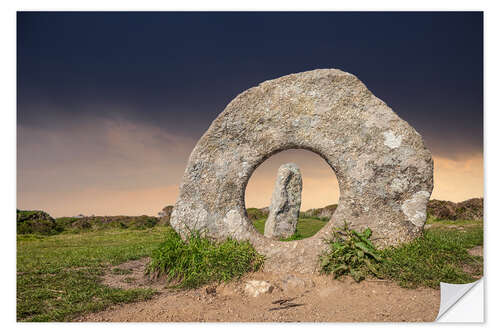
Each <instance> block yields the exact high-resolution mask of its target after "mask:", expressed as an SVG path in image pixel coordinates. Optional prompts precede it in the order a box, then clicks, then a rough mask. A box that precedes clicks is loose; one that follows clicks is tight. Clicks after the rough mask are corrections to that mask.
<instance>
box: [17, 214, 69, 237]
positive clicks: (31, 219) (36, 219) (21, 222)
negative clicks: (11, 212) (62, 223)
mask: <svg viewBox="0 0 500 333" xmlns="http://www.w3.org/2000/svg"><path fill="white" fill-rule="evenodd" d="M16 212H17V233H18V234H34V233H37V234H42V235H54V234H57V233H59V232H61V231H62V229H61V228H60V227H59V226H58V225H57V223H56V221H55V220H54V219H53V218H52V217H51V216H50V215H49V214H47V213H46V212H44V211H41V210H19V209H17V210H16Z"/></svg>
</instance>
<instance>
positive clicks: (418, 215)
mask: <svg viewBox="0 0 500 333" xmlns="http://www.w3.org/2000/svg"><path fill="white" fill-rule="evenodd" d="M430 196H431V194H430V193H429V192H427V191H420V192H417V193H415V194H414V195H413V196H412V197H411V199H408V200H406V201H405V202H404V203H403V206H402V207H401V208H402V210H403V213H404V214H405V215H406V217H407V218H408V219H409V220H410V222H411V223H413V224H414V225H416V226H417V227H421V226H423V225H424V223H425V219H426V217H427V216H426V209H427V201H428V200H429V197H430Z"/></svg>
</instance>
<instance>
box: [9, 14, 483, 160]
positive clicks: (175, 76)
mask: <svg viewBox="0 0 500 333" xmlns="http://www.w3.org/2000/svg"><path fill="white" fill-rule="evenodd" d="M315 68H339V69H342V70H344V71H347V72H350V73H353V74H355V75H356V76H358V77H359V78H360V79H361V80H362V81H363V82H364V83H365V84H366V85H367V86H368V88H369V89H370V90H371V91H372V92H373V93H374V94H375V95H376V96H378V97H379V98H381V99H382V100H384V101H385V102H386V103H388V104H389V105H390V106H391V107H392V108H393V109H394V110H395V111H396V112H397V113H398V114H399V115H400V116H401V117H402V118H403V119H405V120H407V121H408V122H409V123H410V124H411V125H413V126H414V127H415V128H416V129H417V130H418V131H419V132H420V133H421V134H422V135H423V136H424V138H425V139H427V140H426V141H427V144H428V145H429V146H430V148H431V149H432V150H433V153H438V154H447V153H450V154H451V153H455V152H457V151H459V152H461V151H463V150H466V151H468V150H474V151H476V150H481V149H482V138H483V136H482V132H483V127H482V123H483V120H482V119H483V118H482V117H483V97H482V95H483V24H482V13H446V12H444V13H394V12H393V13H349V12H345V13H338V12H337V13H335V12H330V13H329V12H323V13H146V12H143V13H19V14H18V106H19V107H18V121H19V123H20V124H30V125H36V126H49V127H50V126H66V125H67V122H70V123H72V122H77V121H79V120H80V119H81V118H89V117H90V118H92V117H93V116H95V115H96V113H97V114H98V115H100V116H107V117H116V116H119V117H125V118H129V119H131V120H133V121H139V122H146V123H156V124H158V123H161V124H164V125H165V126H166V127H168V129H169V130H171V131H174V132H177V131H181V132H184V133H185V134H188V135H189V136H192V137H194V138H198V137H200V136H201V134H202V133H203V132H204V130H205V129H206V128H207V127H208V126H209V124H210V122H211V121H212V120H213V119H214V118H215V117H216V116H217V114H218V113H220V112H221V111H222V110H223V109H224V107H225V106H226V105H227V104H228V103H229V102H230V101H231V99H233V98H234V97H235V96H236V95H237V94H238V93H240V92H242V91H243V90H246V89H248V88H250V87H252V86H255V85H257V84H258V83H259V82H262V81H264V80H268V79H272V78H276V77H279V76H282V75H286V74H290V73H296V72H301V71H306V70H311V69H315ZM96 104H99V105H111V104H113V105H116V104H118V105H126V106H128V108H127V111H125V110H116V109H112V108H110V109H108V110H106V109H105V108H103V109H101V108H100V109H94V108H92V106H93V105H96ZM37 105H45V106H47V107H46V108H44V111H43V112H41V111H40V110H39V109H37Z"/></svg>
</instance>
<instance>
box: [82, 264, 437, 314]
mask: <svg viewBox="0 0 500 333" xmlns="http://www.w3.org/2000/svg"><path fill="white" fill-rule="evenodd" d="M146 263H147V259H141V260H135V261H131V262H127V263H124V264H122V265H119V266H117V267H116V268H118V269H119V270H130V271H131V273H129V274H113V273H112V271H113V270H112V269H110V270H109V273H108V274H106V276H105V277H104V283H105V284H107V285H110V286H113V287H118V288H138V287H151V288H154V289H156V290H157V291H158V294H157V295H156V296H155V297H154V298H153V299H151V300H148V301H145V302H137V303H131V304H122V305H116V306H113V307H112V308H110V309H108V310H105V311H102V312H97V313H91V314H87V315H85V316H82V317H80V318H78V319H77V321H91V322H94V321H110V322H363V321H385V322H402V321H403V322H404V321H407V322H422V321H434V319H435V318H436V316H437V313H438V310H439V303H440V293H439V290H435V289H431V288H418V289H405V288H401V287H399V286H398V285H397V284H396V283H394V282H389V281H382V280H369V281H363V282H361V283H356V282H354V281H353V280H352V279H351V278H345V279H344V280H341V281H339V280H333V279H332V278H331V277H329V276H324V275H316V274H283V273H281V274H275V273H264V272H257V273H251V274H248V275H247V276H245V277H244V278H242V279H241V280H239V281H234V282H231V283H228V284H224V283H222V284H218V285H216V284H213V285H210V286H205V287H202V288H198V289H192V290H175V289H167V288H165V287H164V286H165V281H153V282H152V281H149V279H148V278H147V277H145V276H144V275H143V270H144V265H145V264H146ZM119 270H115V273H116V272H117V271H119ZM248 280H263V281H267V282H269V283H271V284H272V285H273V286H274V289H273V290H272V292H271V293H270V294H261V295H260V296H258V297H252V296H249V295H247V294H246V293H245V291H244V290H245V282H246V281H248Z"/></svg>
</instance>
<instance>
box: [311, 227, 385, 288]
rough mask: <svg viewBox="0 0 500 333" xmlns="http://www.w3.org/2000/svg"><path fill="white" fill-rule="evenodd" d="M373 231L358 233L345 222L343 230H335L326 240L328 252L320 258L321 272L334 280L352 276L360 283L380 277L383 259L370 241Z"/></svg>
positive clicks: (366, 230)
mask: <svg viewBox="0 0 500 333" xmlns="http://www.w3.org/2000/svg"><path fill="white" fill-rule="evenodd" d="M371 235H372V231H371V229H370V228H366V229H365V230H364V231H362V232H357V231H356V230H352V229H350V228H349V226H348V224H347V222H344V226H343V227H342V228H338V229H335V230H334V231H333V232H332V237H331V238H329V239H326V240H325V241H326V242H327V243H328V250H327V251H325V252H324V253H323V254H322V255H321V256H320V265H321V271H322V272H323V273H325V274H332V275H333V277H334V278H339V277H341V276H343V275H347V274H348V275H350V276H351V277H352V278H353V279H354V280H355V281H356V282H360V281H361V280H363V279H365V278H366V276H368V275H373V276H376V277H379V276H380V274H379V272H378V266H379V263H381V262H382V260H383V258H382V256H381V255H380V253H379V251H378V250H377V249H376V247H375V245H373V243H372V242H371V241H370V239H369V238H370V237H371Z"/></svg>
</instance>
